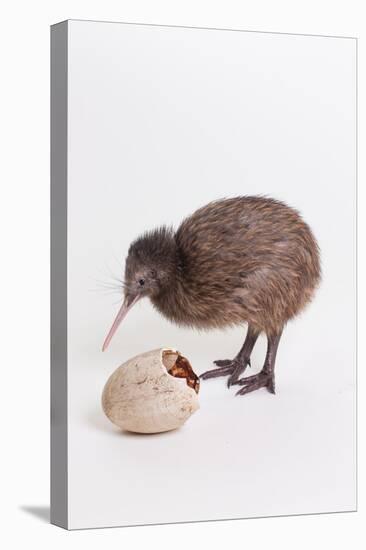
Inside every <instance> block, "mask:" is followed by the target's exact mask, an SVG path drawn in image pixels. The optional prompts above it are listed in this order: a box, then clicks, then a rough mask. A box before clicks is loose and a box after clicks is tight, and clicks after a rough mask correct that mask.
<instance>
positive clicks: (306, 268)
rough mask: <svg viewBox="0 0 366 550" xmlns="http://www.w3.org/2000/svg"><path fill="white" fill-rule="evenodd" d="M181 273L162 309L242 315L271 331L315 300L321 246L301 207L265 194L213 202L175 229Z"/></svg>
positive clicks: (204, 324)
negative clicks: (174, 289)
mask: <svg viewBox="0 0 366 550" xmlns="http://www.w3.org/2000/svg"><path fill="white" fill-rule="evenodd" d="M175 238H176V243H177V248H178V251H179V257H180V274H179V281H178V284H177V288H176V291H175V293H174V297H173V298H170V299H169V300H168V301H167V303H166V308H165V309H166V310H167V311H165V312H164V313H165V314H167V316H168V317H171V318H172V319H173V320H175V321H177V322H180V323H181V324H190V325H194V326H198V327H201V328H210V327H222V326H225V325H233V324H238V323H242V322H244V321H247V322H251V323H253V324H254V325H257V326H258V328H259V329H260V330H266V331H267V332H270V331H271V330H272V329H273V330H275V329H276V328H277V327H278V326H280V325H281V324H282V325H283V324H284V323H285V322H286V321H287V320H288V319H290V318H291V317H293V316H294V315H296V314H297V313H298V312H299V311H300V310H301V309H302V308H303V307H304V306H305V305H306V303H307V302H308V301H309V300H310V299H311V297H312V294H313V291H314V288H315V287H316V285H317V283H318V281H319V278H320V265H319V253H318V246H317V243H316V240H315V238H314V236H313V235H312V232H311V230H310V228H309V227H308V225H307V224H306V223H305V222H304V221H303V220H302V218H301V217H300V215H299V214H298V212H297V211H295V210H294V209H292V208H290V207H289V206H287V205H286V204H284V203H282V202H280V201H277V200H274V199H271V198H266V197H258V196H255V197H235V198H229V199H222V200H217V201H214V202H211V203H209V204H207V205H206V206H203V207H202V208H200V209H199V210H197V211H196V212H194V213H193V214H192V215H191V216H189V217H188V218H186V219H185V220H184V221H183V222H182V224H181V225H180V227H179V228H178V230H177V232H176V236H175Z"/></svg>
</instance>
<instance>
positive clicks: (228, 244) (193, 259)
mask: <svg viewBox="0 0 366 550" xmlns="http://www.w3.org/2000/svg"><path fill="white" fill-rule="evenodd" d="M320 277H321V269H320V257H319V247H318V244H317V241H316V239H315V237H314V235H313V233H312V231H311V229H310V227H309V226H308V225H307V224H306V223H305V221H304V220H303V219H302V217H301V216H300V214H299V213H298V212H297V211H296V210H294V209H293V208H292V207H290V206H288V205H286V204H285V203H283V202H281V201H279V200H276V199H273V198H269V197H263V196H241V197H233V198H225V199H220V200H216V201H213V202H210V203H209V204H207V205H206V206H203V207H202V208H199V209H198V210H197V211H196V212H194V213H193V214H192V215H191V216H189V217H187V218H186V219H184V220H183V222H182V223H181V225H180V226H179V228H178V229H177V230H176V231H174V230H173V228H171V227H166V226H163V227H159V228H157V229H155V230H152V231H149V232H146V233H145V234H143V235H142V236H140V237H138V238H137V239H136V240H135V241H134V242H133V243H132V244H131V245H130V247H129V250H128V255H127V259H126V265H125V276H124V301H123V304H122V306H121V308H120V310H119V312H118V314H117V317H116V319H115V321H114V323H113V325H112V328H111V329H110V331H109V333H108V335H107V338H106V340H105V342H104V345H103V350H105V349H106V348H107V346H108V345H109V342H110V340H111V338H112V336H113V334H114V333H115V332H116V330H117V328H118V326H119V324H120V323H121V321H122V319H123V318H124V317H125V315H126V314H127V312H128V311H129V310H130V309H131V307H132V306H133V305H134V304H136V302H137V301H138V300H140V299H141V298H143V297H148V298H150V300H151V302H152V304H153V305H154V307H155V308H156V309H157V310H158V311H159V312H160V313H161V314H163V315H164V316H165V317H166V318H168V319H169V320H170V321H173V322H175V323H177V324H178V325H181V326H190V327H192V328H198V329H213V328H223V327H229V326H234V325H247V333H246V337H245V340H244V344H243V346H242V347H241V349H240V350H239V352H238V353H237V355H236V356H235V357H234V358H233V359H223V360H217V361H214V363H215V364H216V367H217V368H214V369H212V370H208V371H207V372H205V373H203V374H202V375H201V378H202V379H208V378H214V377H217V376H227V377H228V382H227V384H228V386H229V387H230V386H231V385H239V386H241V387H240V389H239V391H237V395H244V394H246V393H249V392H252V391H254V390H257V389H259V388H267V390H268V391H269V392H271V393H275V379H274V369H275V361H276V354H277V348H278V345H279V342H280V338H281V335H282V333H283V329H284V327H285V325H286V323H287V322H288V321H289V320H290V319H292V318H294V317H295V316H296V315H298V314H299V313H300V312H301V311H302V310H303V308H304V307H305V306H306V305H307V304H308V303H309V302H310V301H311V299H312V298H313V295H314V292H315V290H316V288H317V286H318V284H319V282H320ZM261 333H264V334H265V335H266V338H267V353H266V357H265V361H264V365H263V368H262V370H261V371H260V372H259V374H256V375H253V376H246V377H243V376H242V375H243V373H244V371H245V370H246V368H247V367H248V366H250V364H251V363H250V356H251V353H252V350H253V347H254V345H255V343H256V341H257V338H258V336H259V335H260V334H261Z"/></svg>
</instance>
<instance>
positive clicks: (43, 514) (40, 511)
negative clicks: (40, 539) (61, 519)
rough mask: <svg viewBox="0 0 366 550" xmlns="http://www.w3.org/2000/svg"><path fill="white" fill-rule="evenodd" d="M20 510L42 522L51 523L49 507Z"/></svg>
mask: <svg viewBox="0 0 366 550" xmlns="http://www.w3.org/2000/svg"><path fill="white" fill-rule="evenodd" d="M20 510H22V511H23V512H27V514H30V515H32V516H34V517H36V518H38V519H40V520H41V521H44V522H47V523H50V507H49V506H20Z"/></svg>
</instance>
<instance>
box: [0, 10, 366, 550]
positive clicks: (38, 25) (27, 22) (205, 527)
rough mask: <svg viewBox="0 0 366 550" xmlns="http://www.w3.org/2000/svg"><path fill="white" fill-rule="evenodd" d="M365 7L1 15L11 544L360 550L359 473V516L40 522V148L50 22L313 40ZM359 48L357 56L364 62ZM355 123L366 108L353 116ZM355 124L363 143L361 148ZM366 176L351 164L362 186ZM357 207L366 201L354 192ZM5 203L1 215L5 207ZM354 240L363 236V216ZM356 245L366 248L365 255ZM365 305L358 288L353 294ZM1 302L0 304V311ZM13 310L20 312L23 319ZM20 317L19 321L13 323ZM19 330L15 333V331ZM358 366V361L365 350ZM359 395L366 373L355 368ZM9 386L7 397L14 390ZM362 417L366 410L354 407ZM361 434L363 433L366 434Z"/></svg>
mask: <svg viewBox="0 0 366 550" xmlns="http://www.w3.org/2000/svg"><path fill="white" fill-rule="evenodd" d="M362 7H363V5H362V3H361V2H358V1H349V2H339V3H337V4H335V3H334V2H330V1H323V2H319V1H312V0H309V2H307V3H306V4H302V3H300V2H289V1H278V2H276V3H273V2H269V1H260V0H259V1H257V2H255V3H253V4H252V5H244V4H243V3H240V4H238V3H237V2H234V1H230V0H228V1H227V2H225V6H224V5H223V4H222V3H221V2H212V1H211V2H205V1H197V0H195V1H192V2H191V1H189V0H187V2H185V3H184V5H182V4H181V3H180V2H179V3H177V2H171V1H169V2H166V1H158V0H155V1H154V2H150V1H145V2H144V1H140V2H135V1H133V2H132V1H131V2H128V1H126V2H122V3H121V2H120V1H118V2H116V1H108V0H106V1H105V2H104V3H103V5H101V4H100V3H99V2H94V1H90V2H88V3H85V2H83V1H79V0H74V1H73V2H69V1H67V0H66V1H63V2H59V1H54V2H53V3H52V4H50V3H49V2H45V1H36V2H33V3H32V4H29V3H26V2H13V3H12V4H9V5H8V6H7V9H6V11H5V13H4V12H3V17H4V21H5V22H6V24H4V26H3V30H2V33H1V36H0V40H1V44H2V48H3V52H5V53H6V55H5V56H4V58H3V76H4V82H6V83H7V85H6V86H3V87H2V90H1V94H2V99H3V101H2V106H3V121H2V125H3V128H5V132H4V140H5V141H4V145H3V146H4V147H6V149H7V154H6V155H4V158H3V161H2V165H1V170H2V181H3V182H7V185H6V187H4V188H3V191H4V192H5V193H6V195H5V197H4V198H5V201H4V202H3V213H2V214H3V215H2V218H1V224H2V229H3V236H5V239H4V243H3V254H5V255H6V256H7V257H8V261H7V262H6V263H4V264H3V267H2V273H1V276H2V282H3V284H2V291H3V292H2V305H3V312H4V313H3V316H2V320H3V334H4V337H3V341H4V345H3V388H6V390H5V391H4V392H3V396H2V400H1V412H2V419H3V440H5V441H6V443H5V449H7V452H3V453H2V457H1V459H2V462H3V467H2V472H3V482H2V495H3V499H2V504H1V512H2V517H3V529H2V535H1V536H2V537H7V539H8V541H7V545H8V547H17V546H19V545H21V544H23V545H24V544H26V543H29V541H30V540H36V541H37V542H36V544H37V545H38V547H40V548H48V547H49V546H50V545H52V547H53V548H64V546H65V544H67V545H68V546H69V547H75V548H78V547H80V544H88V546H89V547H91V548H93V547H100V544H103V545H105V544H108V543H109V544H114V543H117V544H127V545H128V546H129V547H131V548H137V547H139V546H141V545H144V544H145V545H146V544H149V546H150V547H151V546H152V547H155V546H156V545H157V544H159V546H160V547H161V548H165V547H166V548H167V547H171V545H172V543H174V545H175V547H177V548H183V547H186V546H187V544H190V545H191V544H192V541H194V542H195V543H196V544H200V542H201V541H202V544H203V543H204V544H209V545H210V546H212V547H214V548H216V547H217V548H219V547H222V545H223V544H236V543H237V544H244V543H245V544H248V545H249V544H250V545H251V546H252V547H253V548H266V547H268V545H269V544H271V546H272V547H275V548H277V547H279V546H280V547H281V548H284V549H286V548H292V547H293V545H294V544H296V545H297V547H298V548H300V549H301V548H308V547H309V545H311V544H313V545H314V544H321V543H324V544H325V543H327V544H332V547H333V548H342V547H344V545H345V544H348V545H351V546H352V547H353V548H361V547H362V541H361V533H362V531H361V526H362V523H363V522H364V512H363V511H362V510H363V509H364V507H363V506H362V502H363V500H364V498H363V495H364V475H363V472H362V470H361V472H360V484H361V490H360V502H361V512H360V513H358V514H341V515H339V514H337V515H325V516H324V515H321V516H316V517H298V518H281V519H272V520H258V521H245V522H243V521H239V522H219V523H210V524H196V525H182V526H165V527H155V528H149V529H147V528H138V529H124V530H120V529H116V530H101V531H88V532H74V533H66V532H63V531H61V530H59V529H56V528H54V527H52V526H49V525H47V524H46V523H43V522H42V521H40V519H42V518H45V517H47V506H48V487H49V482H48V471H49V465H48V452H49V451H48V449H49V440H48V426H49V417H48V399H49V391H48V386H49V377H48V376H49V375H48V369H49V366H48V357H49V351H48V350H49V348H48V331H49V320H48V307H49V305H48V304H49V297H48V262H49V256H48V243H49V237H48V223H49V219H48V186H49V171H48V148H49V145H48V142H49V130H48V124H49V111H48V109H49V94H48V82H49V65H48V62H49V50H48V40H49V29H48V25H49V24H51V23H54V22H56V21H60V20H62V19H65V18H67V17H81V18H93V19H114V20H127V21H141V22H152V23H166V24H169V23H170V24H171V23H173V24H187V25H201V26H212V27H225V26H226V27H237V28H238V27H239V28H246V29H253V30H255V29H263V30H276V31H283V32H287V31H291V32H313V33H320V34H321V33H325V34H337V35H351V36H355V35H356V36H359V37H361V38H364V37H365V36H366V32H365V26H364V21H365V18H364V17H362V16H363V10H362ZM364 48H365V46H364V44H363V41H362V40H361V41H360V54H361V57H364ZM365 93H366V92H365V70H364V69H363V67H362V66H361V67H360V96H361V97H362V95H364V94H365ZM360 115H361V122H362V123H363V122H364V109H363V107H362V106H361V109H360ZM363 127H364V126H363V124H362V126H361V131H360V146H361V147H362V144H363V149H364V146H365V144H364V143H363V139H364V138H363V132H362V128H363ZM363 176H364V164H363V159H362V158H361V159H360V180H361V181H362V179H363ZM359 194H360V197H359V198H360V205H361V207H362V206H365V200H364V199H365V196H364V191H363V189H362V186H361V188H360V193H359ZM4 205H6V207H4ZM359 222H360V241H361V245H362V233H363V231H364V230H365V221H364V217H360V220H359ZM364 248H365V247H364ZM359 266H360V279H362V278H363V279H364V278H365V265H364V256H363V255H362V256H361V258H360V262H359ZM360 299H361V300H362V303H364V291H363V289H362V288H361V289H360ZM4 306H5V307H4ZM20 312H22V314H21V317H20ZM20 318H21V320H22V323H21V324H20V323H19V319H20ZM15 329H16V330H15ZM362 329H363V332H364V329H365V326H364V314H363V309H362V310H361V311H360V331H362ZM359 362H360V364H361V365H362V364H364V362H365V356H364V352H363V350H362V349H360V353H359ZM359 383H360V390H361V391H360V395H362V391H363V387H364V375H363V372H362V370H361V369H360V372H359ZM15 385H16V399H14V391H13V388H14V387H15ZM359 406H360V413H361V418H362V416H363V413H364V411H365V407H364V403H363V400H362V399H360V403H359ZM363 433H364V432H363ZM363 433H362V432H361V433H360V436H361V437H360V446H359V450H360V462H361V464H362V461H364V458H365V453H364V437H363Z"/></svg>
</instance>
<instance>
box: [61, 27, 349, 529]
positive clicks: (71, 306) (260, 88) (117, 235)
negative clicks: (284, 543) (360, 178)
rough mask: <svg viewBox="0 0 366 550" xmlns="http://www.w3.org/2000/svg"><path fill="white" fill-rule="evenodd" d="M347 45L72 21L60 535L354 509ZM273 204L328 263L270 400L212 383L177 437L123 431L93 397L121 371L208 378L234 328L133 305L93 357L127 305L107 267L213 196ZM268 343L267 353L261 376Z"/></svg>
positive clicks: (228, 351)
mask: <svg viewBox="0 0 366 550" xmlns="http://www.w3.org/2000/svg"><path fill="white" fill-rule="evenodd" d="M355 46H356V44H355V41H354V40H349V39H345V40H341V39H331V38H314V37H304V36H292V35H291V36H289V35H280V34H261V33H239V32H225V31H221V32H220V31H212V30H204V29H199V30H198V29H186V28H175V27H162V28H161V27H155V26H154V27H151V26H150V27H147V26H136V25H118V24H110V23H95V22H82V21H70V23H69V45H68V53H69V60H70V64H69V72H68V87H69V96H68V135H69V143H68V183H69V186H68V422H69V428H68V453H69V458H68V496H69V522H70V523H69V525H70V526H71V528H74V529H77V528H85V527H91V526H96V527H105V526H118V525H121V524H124V525H126V524H127V525H129V524H144V523H154V522H155V523H164V522H172V523H174V522H178V521H184V520H188V519H190V520H192V521H194V520H198V519H206V520H207V519H210V518H216V519H220V518H235V517H236V518H238V517H258V516H259V517H260V516H270V515H276V514H277V515H286V514H287V513H294V514H299V513H305V512H325V511H327V512H328V511H341V510H354V508H355V490H354V486H355V456H354V448H355V441H354V429H355V417H354V399H355V368H354V365H355V353H354V332H355V326H354V307H355V306H354V206H355V196H354V187H353V185H354V181H355V166H354V165H355V139H354V136H355V77H356V74H355V53H356V50H355ZM126 52H133V56H131V55H126ZM218 75H220V78H218ZM145 81H146V86H144V82H145ZM347 182H350V186H349V188H348V187H347ZM351 182H352V183H351ZM345 189H347V190H348V192H344V190H345ZM264 192H265V193H267V194H269V195H271V196H275V197H276V198H279V199H282V200H285V201H287V202H289V204H292V205H295V206H296V207H297V208H299V210H300V211H301V212H302V214H303V215H304V217H305V219H306V220H307V221H308V222H309V224H310V227H312V229H313V230H314V233H315V235H316V236H317V239H318V242H319V246H320V250H321V257H322V266H323V282H322V284H321V286H320V288H319V290H318V292H317V295H316V297H315V299H314V301H313V303H312V304H311V306H309V307H308V309H307V311H306V312H304V313H303V315H301V316H300V317H299V318H298V319H297V320H296V321H294V322H293V323H289V324H288V326H287V327H286V330H285V331H284V336H283V339H282V341H281V347H280V349H279V353H278V361H277V367H276V385H277V396H276V398H275V399H271V398H270V397H271V396H268V395H267V392H258V393H256V394H252V395H250V396H249V395H248V396H246V398H245V399H240V398H235V396H234V393H235V390H236V388H235V390H234V391H232V390H231V391H228V390H227V389H226V388H225V379H223V378H220V379H216V380H212V381H204V382H203V383H202V385H201V390H200V403H201V410H200V411H199V412H197V413H196V414H195V415H194V418H192V419H191V420H190V421H189V422H187V424H186V426H184V428H183V429H181V430H178V431H175V432H172V433H170V434H160V435H156V436H154V437H153V438H147V437H141V436H140V437H138V436H132V437H131V435H130V434H121V433H119V432H117V430H115V429H114V427H113V426H111V425H110V423H109V422H108V420H107V419H106V418H104V416H103V414H102V411H101V409H100V394H101V391H102V388H103V386H104V384H105V382H106V379H107V378H108V377H109V376H110V374H111V373H112V372H113V371H114V369H115V368H116V367H117V366H118V365H120V364H121V363H122V362H124V361H125V360H126V359H127V358H129V357H134V356H135V355H136V354H138V353H143V352H144V351H147V350H149V349H156V348H157V347H160V346H165V347H173V348H177V349H179V350H180V351H181V352H182V353H183V354H184V355H186V356H187V357H188V358H189V360H190V361H191V362H192V366H193V368H194V369H195V371H196V372H197V373H198V374H199V373H202V372H204V371H205V370H208V369H210V368H212V367H213V365H212V361H213V360H214V359H215V358H222V357H232V356H233V354H235V353H236V352H237V350H238V349H239V348H240V346H241V345H242V342H243V340H244V333H245V331H244V330H243V327H237V328H235V329H231V330H227V331H222V330H221V331H219V330H217V331H209V332H199V331H194V330H189V329H186V330H184V329H182V328H181V327H178V326H176V325H174V324H172V323H169V322H167V321H166V320H164V319H163V318H162V317H161V316H160V315H159V314H158V313H157V312H155V311H154V310H153V308H152V307H151V304H149V301H148V300H143V301H142V302H141V303H139V304H138V305H137V306H136V307H135V308H134V309H133V310H132V311H131V313H129V315H128V316H127V318H126V320H125V321H124V322H123V323H122V325H121V327H120V329H119V330H118V332H117V334H116V335H115V337H114V338H113V340H112V342H111V344H110V347H109V348H108V350H107V351H106V352H105V353H104V354H102V353H101V344H102V341H103V339H104V335H105V333H106V331H107V330H108V328H109V325H110V324H111V322H112V319H113V317H114V316H115V314H116V311H117V309H118V307H119V305H120V304H119V302H120V299H121V298H120V292H118V291H117V294H112V295H110V294H109V295H106V293H105V291H104V293H103V291H102V290H103V287H102V288H100V286H98V282H99V280H100V279H102V283H99V285H100V284H102V285H103V281H104V283H105V282H108V281H112V282H113V280H111V279H110V276H111V275H109V273H108V269H107V266H109V269H110V270H111V271H112V274H114V275H115V276H119V277H121V276H122V274H121V271H122V270H123V265H121V263H122V264H123V262H124V256H125V255H126V252H127V249H128V246H129V243H130V242H131V240H132V239H134V238H135V237H136V236H137V235H138V234H140V233H141V232H143V231H144V230H146V229H151V228H152V227H154V226H157V225H160V224H161V223H167V224H170V223H172V224H174V225H175V226H177V225H178V223H179V222H180V220H181V219H182V218H183V217H184V216H185V215H188V214H189V213H191V212H192V211H194V210H195V209H196V208H197V207H198V206H200V205H202V204H205V203H207V202H209V201H210V200H212V199H215V198H219V197H222V196H223V195H226V196H236V195H240V194H243V193H247V194H260V193H264ZM340 219H342V220H343V226H342V224H340V223H339V220H340ZM340 251H342V252H341V253H340ZM340 259H341V261H340ZM98 290H99V292H98ZM116 302H117V303H116ZM340 319H342V321H341V322H340ZM265 346H266V342H265V338H260V339H259V341H258V343H257V344H256V346H255V349H254V352H253V355H252V367H253V372H258V370H259V369H260V368H261V366H262V364H263V360H264V355H265ZM233 389H234V388H233ZM156 495H159V501H158V502H156ZM192 495H194V498H192Z"/></svg>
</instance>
